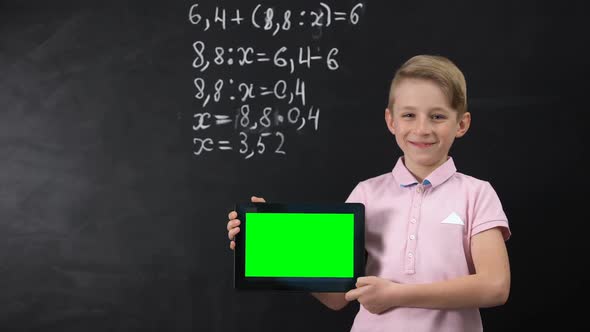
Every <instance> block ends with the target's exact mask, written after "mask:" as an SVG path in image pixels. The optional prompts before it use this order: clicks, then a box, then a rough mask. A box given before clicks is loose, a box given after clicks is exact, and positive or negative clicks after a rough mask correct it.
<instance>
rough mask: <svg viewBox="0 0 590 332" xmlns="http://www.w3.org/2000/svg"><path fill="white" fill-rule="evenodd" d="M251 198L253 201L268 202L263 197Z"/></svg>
mask: <svg viewBox="0 0 590 332" xmlns="http://www.w3.org/2000/svg"><path fill="white" fill-rule="evenodd" d="M250 199H251V200H252V203H266V201H265V200H264V198H262V197H256V196H252V197H251V198H250Z"/></svg>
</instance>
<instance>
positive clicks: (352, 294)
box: [344, 289, 361, 302]
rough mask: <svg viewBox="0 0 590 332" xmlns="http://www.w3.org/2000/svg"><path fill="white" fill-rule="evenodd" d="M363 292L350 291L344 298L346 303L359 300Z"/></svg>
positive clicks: (357, 290)
mask: <svg viewBox="0 0 590 332" xmlns="http://www.w3.org/2000/svg"><path fill="white" fill-rule="evenodd" d="M360 293H361V290H359V289H352V290H349V291H348V292H347V293H346V294H344V298H345V299H346V301H349V302H350V301H354V300H356V299H358V298H359V296H360Z"/></svg>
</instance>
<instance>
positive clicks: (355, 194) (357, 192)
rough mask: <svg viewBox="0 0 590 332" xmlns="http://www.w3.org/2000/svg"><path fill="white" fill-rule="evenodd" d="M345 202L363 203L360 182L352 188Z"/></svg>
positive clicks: (363, 194)
mask: <svg viewBox="0 0 590 332" xmlns="http://www.w3.org/2000/svg"><path fill="white" fill-rule="evenodd" d="M346 203H363V204H365V203H366V202H365V193H364V191H363V188H362V182H359V183H358V184H357V185H356V187H355V188H354V189H353V190H352V192H351V193H350V195H348V199H346Z"/></svg>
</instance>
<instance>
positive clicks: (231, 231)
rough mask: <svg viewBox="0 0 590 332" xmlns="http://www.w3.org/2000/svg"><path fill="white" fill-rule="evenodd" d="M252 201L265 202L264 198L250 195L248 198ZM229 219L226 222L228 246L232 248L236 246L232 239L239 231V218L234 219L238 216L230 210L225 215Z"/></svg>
mask: <svg viewBox="0 0 590 332" xmlns="http://www.w3.org/2000/svg"><path fill="white" fill-rule="evenodd" d="M250 200H251V201H252V203H266V201H265V200H264V198H262V197H256V196H252V197H251V198H250ZM227 217H228V218H229V221H228V222H227V237H228V238H229V240H230V242H229V248H230V249H231V250H234V249H235V248H236V241H234V239H235V237H236V234H238V233H239V232H240V227H239V226H240V220H239V219H236V218H237V217H238V213H237V212H236V211H232V212H230V213H229V215H228V216H227Z"/></svg>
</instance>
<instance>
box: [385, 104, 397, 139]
mask: <svg viewBox="0 0 590 332" xmlns="http://www.w3.org/2000/svg"><path fill="white" fill-rule="evenodd" d="M385 123H386V124H387V128H388V129H389V131H390V132H391V133H392V134H394V135H395V127H394V126H393V111H391V110H390V109H389V108H386V109H385Z"/></svg>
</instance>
